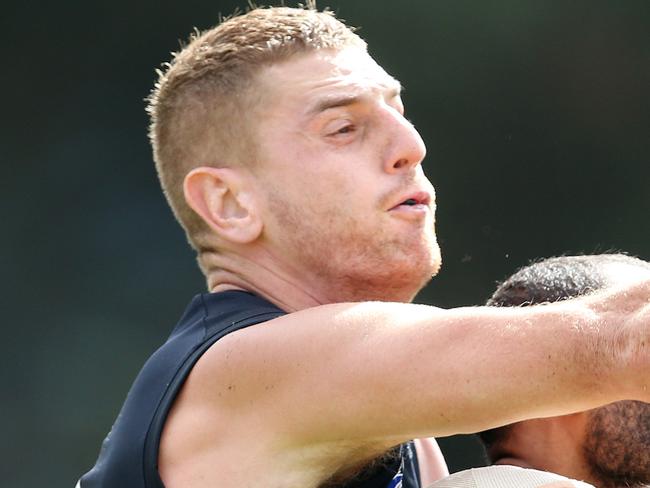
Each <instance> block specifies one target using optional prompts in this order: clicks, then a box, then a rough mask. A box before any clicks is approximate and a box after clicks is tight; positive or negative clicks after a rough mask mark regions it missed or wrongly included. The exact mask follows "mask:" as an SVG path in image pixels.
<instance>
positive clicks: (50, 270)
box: [0, 0, 650, 488]
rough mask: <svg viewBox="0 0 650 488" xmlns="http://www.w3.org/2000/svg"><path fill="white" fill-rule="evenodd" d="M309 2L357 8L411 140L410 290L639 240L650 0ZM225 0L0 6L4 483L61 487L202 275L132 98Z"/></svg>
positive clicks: (484, 291)
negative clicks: (421, 202)
mask: <svg viewBox="0 0 650 488" xmlns="http://www.w3.org/2000/svg"><path fill="white" fill-rule="evenodd" d="M287 3H288V4H292V3H291V2H287ZM320 5H321V6H326V5H329V6H330V7H331V8H332V9H334V10H335V11H336V12H338V13H339V15H340V16H341V17H343V18H345V19H347V20H348V21H349V22H350V23H351V24H352V25H356V26H360V27H361V30H360V34H361V35H362V36H363V37H364V38H365V39H366V40H367V41H368V42H369V45H370V49H371V53H372V54H373V55H374V56H375V57H376V58H377V59H378V60H379V62H380V63H381V64H383V65H384V66H385V67H386V68H387V69H388V71H390V72H391V73H392V74H394V75H396V76H397V77H398V78H399V79H401V80H402V82H403V84H404V85H405V87H406V91H405V93H404V100H405V104H406V107H407V115H408V117H409V118H410V119H411V120H412V121H413V122H414V123H415V125H416V126H417V127H418V128H419V130H420V131H421V133H422V136H423V138H424V140H425V141H426V143H427V146H428V157H427V160H426V163H425V167H426V170H427V172H428V175H429V176H430V178H431V180H432V181H433V183H434V185H435V186H436V189H437V193H438V206H439V207H438V208H439V209H438V222H439V224H438V232H439V236H440V242H441V244H442V248H443V254H444V266H443V270H442V272H441V273H440V275H439V277H437V278H436V279H435V280H434V282H433V283H432V284H431V285H430V286H429V287H428V288H427V289H426V290H424V291H423V293H422V295H421V296H420V301H422V302H425V303H430V304H435V305H438V306H443V307H453V306H460V305H470V304H477V303H481V302H483V301H484V300H485V299H486V298H487V297H488V296H489V294H490V293H491V290H492V289H493V287H494V284H495V282H496V281H497V280H500V279H503V278H504V277H505V276H507V275H508V274H509V273H511V272H512V271H514V270H515V269H516V268H517V267H519V266H522V265H524V264H526V263H527V262H528V261H529V260H531V259H534V258H538V257H544V256H550V255H557V254H562V253H575V252H595V251H605V250H610V249H617V250H625V251H627V252H630V253H632V254H635V255H638V256H640V257H642V258H645V259H648V258H650V249H649V246H648V244H649V242H650V240H649V237H650V236H649V230H648V227H647V215H648V209H649V208H650V192H649V191H648V177H649V176H650V169H649V167H648V164H647V163H648V159H649V157H650V138H649V134H650V130H649V129H650V106H649V105H650V104H649V98H648V88H649V87H650V83H649V81H650V76H649V75H650V64H649V62H650V36H649V35H648V32H650V29H649V27H650V2H648V1H647V0H639V1H635V0H625V1H624V2H621V1H619V0H611V1H591V0H590V1H587V0H581V1H539V0H538V1H532V0H527V1H525V0H524V1H522V0H516V1H515V0H495V1H492V2H481V1H462V0H455V1H451V0H448V1H437V0H411V1H409V2H399V3H398V2H391V1H387V0H374V1H372V0H341V1H338V2H336V1H331V2H325V1H322V2H320ZM237 6H240V7H242V6H245V2H244V1H243V0H241V1H220V0H216V1H211V2H208V1H201V0H185V1H183V2H169V1H157V2H154V1H152V0H138V1H132V2H127V1H123V0H122V1H120V0H116V1H112V2H101V1H99V2H80V1H68V2H47V3H46V2H27V1H25V2H20V3H18V2H3V4H2V13H1V14H0V36H1V37H0V40H1V41H2V46H3V52H2V68H1V69H0V87H1V92H2V95H3V96H2V117H0V155H1V157H2V168H4V169H3V170H2V171H3V176H2V178H1V179H0V181H1V183H0V185H1V187H0V188H1V193H0V194H1V195H2V205H0V219H1V222H2V230H3V231H2V238H1V239H0V246H1V247H0V251H1V252H0V263H2V265H1V269H2V274H3V276H4V279H3V280H2V282H1V283H0V287H1V292H2V293H1V294H0V296H2V300H3V307H2V309H3V313H4V319H3V320H2V327H3V338H4V340H3V341H2V354H1V355H0V358H1V359H0V361H1V363H0V364H1V366H2V373H3V374H2V377H3V388H2V394H3V397H2V403H1V406H0V411H1V412H2V415H1V416H0V422H1V423H2V429H1V432H2V435H1V436H0V464H1V465H2V481H1V482H0V484H1V485H2V486H6V487H39V488H40V487H43V486H50V487H59V486H61V487H66V486H67V487H72V486H74V483H75V482H76V479H77V478H78V477H79V475H80V474H81V473H82V472H84V471H85V470H87V469H88V468H90V467H91V466H92V464H93V463H94V461H95V458H96V456H97V453H98V449H99V446H100V442H101V440H102V438H103V437H104V435H105V434H106V432H107V431H108V429H109V428H110V425H111V423H112V421H113V419H114V417H115V415H116V414H117V412H118V409H119V407H120V405H121V402H122V400H123V398H124V396H125V394H126V392H127V390H128V388H129V385H130V383H131V381H132V379H133V377H134V376H135V374H136V372H137V371H138V370H139V368H140V366H141V364H142V363H143V361H144V360H145V358H146V357H147V356H148V355H149V354H150V353H151V352H152V351H153V350H154V349H155V348H156V347H157V345H158V344H160V343H161V342H162V341H163V340H164V339H165V337H166V335H167V334H168V333H169V331H170V330H171V328H172V326H173V325H174V323H175V321H176V319H177V318H178V317H179V315H180V313H181V312H182V310H183V308H184V307H185V305H186V303H187V302H188V300H189V299H190V298H191V296H193V295H194V294H195V293H198V292H201V291H203V289H204V283H203V279H202V277H201V275H200V273H199V271H198V269H197V267H196V265H195V261H194V257H193V255H192V253H191V251H190V249H189V247H188V246H187V245H186V244H185V239H184V236H183V234H182V233H181V231H180V228H179V227H178V226H177V225H176V223H175V222H174V220H173V218H172V216H171V213H170V212H169V211H168V209H167V207H166V204H165V201H164V199H163V197H162V195H161V193H160V191H159V187H158V182H157V180H156V176H155V173H154V169H153V165H152V161H151V155H150V150H149V147H148V143H147V139H146V126H147V118H146V116H145V113H144V102H143V98H144V97H146V96H147V94H148V92H149V89H150V88H151V86H152V84H153V81H154V68H155V67H157V66H158V65H160V63H162V62H164V61H166V60H168V58H169V55H168V53H169V52H170V51H173V50H175V49H177V47H178V40H179V39H184V38H186V36H187V34H188V33H189V32H190V31H191V29H192V27H193V26H196V27H199V28H207V27H209V26H211V25H212V24H214V23H215V22H216V20H217V17H218V14H219V13H220V12H221V13H224V14H228V13H230V12H232V11H233V9H234V8H235V7H237ZM514 360H516V358H513V361H514ZM459 361H462V358H459ZM422 387H423V388H426V385H422ZM413 393H414V394H417V392H413ZM443 446H444V449H445V451H446V452H447V454H448V457H449V461H450V465H451V468H452V469H453V470H456V469H460V468H462V467H466V466H471V465H478V464H481V462H482V455H481V453H480V450H479V449H478V447H477V443H476V442H475V441H474V440H473V439H472V438H465V439H459V438H453V439H451V440H445V441H443Z"/></svg>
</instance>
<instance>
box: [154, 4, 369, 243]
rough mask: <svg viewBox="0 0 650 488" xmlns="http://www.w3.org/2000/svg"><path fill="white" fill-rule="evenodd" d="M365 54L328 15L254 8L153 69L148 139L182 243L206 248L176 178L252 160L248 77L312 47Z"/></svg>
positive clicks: (204, 234) (204, 233) (202, 227)
mask: <svg viewBox="0 0 650 488" xmlns="http://www.w3.org/2000/svg"><path fill="white" fill-rule="evenodd" d="M348 46H355V47H360V48H362V49H364V50H365V49H366V44H365V42H364V41H363V40H362V39H361V38H360V37H359V36H357V35H356V34H354V32H353V29H352V28H350V27H348V26H346V25H345V24H344V23H343V22H342V21H340V20H338V19H336V18H335V17H334V15H333V14H332V13H331V12H328V11H325V12H318V11H317V10H316V9H315V8H314V6H313V2H311V3H308V7H306V8H288V7H270V8H254V9H252V10H250V11H248V12H247V13H245V14H241V15H235V16H232V17H230V18H227V19H225V20H223V21H222V22H221V23H220V24H219V25H217V26H216V27H214V28H212V29H209V30H207V31H205V32H202V33H201V32H198V31H197V32H196V33H195V34H194V35H193V36H191V37H190V40H189V43H188V44H187V45H186V46H185V47H183V48H182V49H181V50H180V51H179V52H177V53H173V58H172V60H171V61H170V62H169V63H165V64H164V65H163V69H162V70H159V71H158V75H159V78H158V82H157V83H156V85H155V87H154V89H153V91H152V93H151V95H150V97H149V99H148V101H149V105H148V107H147V112H148V113H149V115H150V117H151V125H150V130H149V137H150V140H151V144H152V147H153V154H154V160H155V162H156V169H157V171H158V177H159V178H160V182H161V185H162V188H163V191H164V193H165V196H166V197H167V201H168V202H169V204H170V206H171V208H172V210H173V212H174V215H175V216H176V218H177V220H178V221H179V222H180V224H181V225H182V226H183V228H184V229H185V232H186V234H187V237H188V241H189V242H190V244H191V245H192V247H194V248H195V249H196V250H198V251H199V252H201V251H203V250H209V248H210V246H211V244H210V242H211V239H210V238H209V236H210V234H211V233H210V230H209V228H208V226H207V225H206V224H205V223H204V222H203V220H202V219H201V218H200V217H199V216H198V215H197V214H196V213H195V212H194V211H193V210H192V209H191V208H190V207H189V205H188V204H187V203H186V201H185V198H184V195H183V180H184V178H185V176H186V175H187V174H188V173H189V172H190V171H191V170H192V169H193V168H195V167H199V166H214V167H229V166H233V165H237V164H247V163H251V162H253V161H252V160H253V159H254V158H255V154H256V150H257V145H256V140H255V131H254V130H253V124H254V122H255V121H254V120H252V119H253V117H248V115H249V114H250V112H251V109H252V108H253V107H254V105H255V101H256V98H255V96H253V95H254V90H251V87H252V85H254V78H255V75H256V74H257V73H258V72H259V71H260V69H261V68H262V67H263V66H268V65H270V64H273V63H277V62H280V61H284V60H286V59H288V58H290V57H291V56H293V55H295V54H298V53H303V52H308V51H311V50H317V49H341V48H344V47H348Z"/></svg>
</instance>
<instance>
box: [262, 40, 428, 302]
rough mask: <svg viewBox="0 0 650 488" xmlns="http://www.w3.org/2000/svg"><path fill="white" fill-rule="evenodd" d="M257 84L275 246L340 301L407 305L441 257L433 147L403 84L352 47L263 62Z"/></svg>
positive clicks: (266, 204)
mask: <svg viewBox="0 0 650 488" xmlns="http://www.w3.org/2000/svg"><path fill="white" fill-rule="evenodd" d="M258 87H259V90H260V91H261V93H262V95H261V99H262V101H261V102H260V104H259V107H258V112H257V113H256V117H257V121H258V122H257V133H258V136H259V138H258V154H259V161H257V164H256V170H255V171H256V173H255V175H256V176H255V177H256V181H257V184H258V192H259V193H260V194H261V195H263V199H262V200H263V213H264V219H265V234H264V237H265V239H266V240H267V244H268V247H269V252H272V253H275V255H274V258H275V259H276V260H278V261H280V262H282V263H283V264H284V265H285V266H287V267H288V268H291V269H292V271H294V272H298V273H300V274H301V276H303V277H304V279H305V280H309V281H310V282H311V283H312V284H315V285H318V286H324V287H329V288H331V290H329V293H330V295H337V296H331V297H330V298H331V299H332V300H336V301H340V300H342V299H346V300H350V299H355V298H358V299H391V300H400V301H407V300H410V299H411V298H412V297H413V296H414V294H415V293H416V292H417V291H418V290H419V289H420V288H421V287H422V286H423V285H424V284H425V283H426V282H427V281H428V280H429V279H430V278H431V276H432V275H433V274H435V273H436V272H437V270H438V268H439V266H440V253H439V249H438V244H437V242H436V235H435V231H434V210H435V197H434V190H433V187H432V185H431V183H430V182H429V180H428V179H427V178H426V177H425V175H424V172H423V170H422V166H421V162H422V160H423V158H424V156H425V146H424V143H423V141H422V139H421V138H420V135H419V134H418V132H417V131H416V130H415V128H414V127H413V126H412V125H411V123H410V122H409V121H408V120H407V119H406V118H405V117H404V115H403V113H404V108H403V105H402V101H401V98H400V85H399V83H398V82H397V81H396V80H395V79H394V78H392V77H391V76H389V75H388V74H387V73H386V72H385V71H384V70H383V69H382V68H381V67H380V66H379V65H378V64H377V63H375V61H374V60H373V59H372V58H371V57H370V56H369V55H368V54H367V53H366V52H365V51H363V50H361V49H358V48H348V49H344V50H341V51H333V50H320V51H313V52H310V53H307V54H301V55H298V56H296V57H294V58H292V59H290V60H289V61H285V62H282V63H279V64H276V65H273V66H270V67H268V68H265V69H264V70H263V71H262V72H261V73H260V75H259V77H258ZM355 293H356V295H358V296H355Z"/></svg>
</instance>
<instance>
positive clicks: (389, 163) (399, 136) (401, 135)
mask: <svg viewBox="0 0 650 488" xmlns="http://www.w3.org/2000/svg"><path fill="white" fill-rule="evenodd" d="M389 125H390V126H389V128H388V130H389V135H388V139H389V140H390V146H389V148H388V153H387V154H386V159H385V168H384V169H385V171H386V172H387V173H397V172H403V171H408V170H410V169H412V168H413V167H415V166H417V165H418V164H420V163H421V162H422V160H423V159H424V156H425V155H426V153H427V149H426V146H425V145H424V141H423V140H422V137H420V133H419V132H418V131H417V130H416V129H415V127H414V126H413V124H411V122H409V121H408V120H407V119H406V118H405V117H404V116H403V115H402V114H400V113H399V112H394V113H393V114H392V117H390V124H389Z"/></svg>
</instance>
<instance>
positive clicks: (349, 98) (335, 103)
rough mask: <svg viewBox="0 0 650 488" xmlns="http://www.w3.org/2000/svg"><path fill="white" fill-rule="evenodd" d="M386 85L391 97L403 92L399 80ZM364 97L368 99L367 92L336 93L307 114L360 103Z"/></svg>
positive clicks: (324, 99) (312, 114)
mask: <svg viewBox="0 0 650 488" xmlns="http://www.w3.org/2000/svg"><path fill="white" fill-rule="evenodd" d="M384 87H385V89H386V90H385V91H386V94H387V95H388V97H389V98H395V97H397V96H398V95H399V94H400V93H401V92H402V85H401V84H400V82H399V81H397V80H394V83H391V84H390V85H384ZM364 99H367V95H366V94H352V95H334V96H330V97H325V98H323V99H322V100H320V101H318V102H317V103H316V104H315V105H314V106H313V107H311V108H310V109H309V110H308V111H307V115H308V116H314V115H317V114H319V113H321V112H324V111H325V110H329V109H332V108H338V107H347V106H350V105H354V104H355V103H359V102H361V101H363V100H364Z"/></svg>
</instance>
